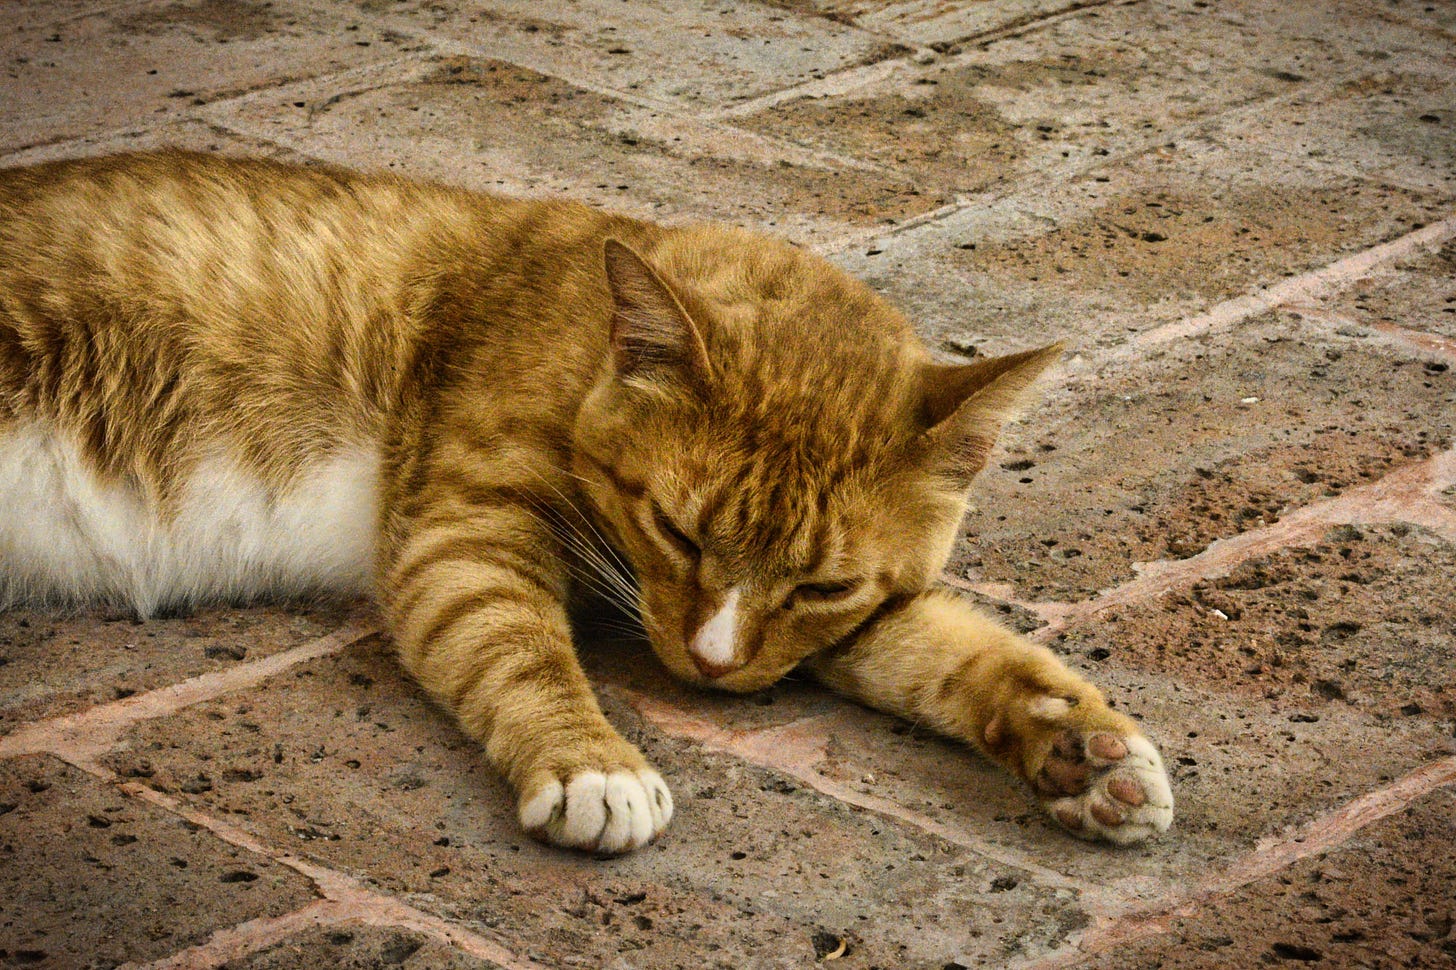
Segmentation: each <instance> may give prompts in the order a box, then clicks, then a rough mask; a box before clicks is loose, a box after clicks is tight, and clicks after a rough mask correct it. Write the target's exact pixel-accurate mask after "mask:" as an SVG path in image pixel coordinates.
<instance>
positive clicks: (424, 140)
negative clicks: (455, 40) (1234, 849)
mask: <svg viewBox="0 0 1456 970" xmlns="http://www.w3.org/2000/svg"><path fill="white" fill-rule="evenodd" d="M207 114H208V116H209V117H210V118H212V119H214V120H216V121H218V122H220V123H222V124H224V125H226V126H227V127H229V128H233V129H237V130H241V131H246V132H249V133H251V134H253V135H255V136H257V137H260V138H265V139H268V140H270V141H276V142H279V143H282V144H286V145H290V146H292V147H295V148H297V149H299V150H300V151H307V152H308V153H310V154H314V155H317V156H319V157H322V158H327V159H329V160H331V161H335V162H341V163H344V164H350V165H354V166H356V167H362V168H381V167H388V168H391V169H394V170H396V171H399V172H403V173H407V174H410V175H415V176H425V177H432V178H440V179H444V180H447V181H451V182H455V183H459V184H464V185H467V186H470V187H472V188H477V189H485V190H494V191H504V192H507V193H510V194H524V195H566V196H570V197H572V198H575V199H578V200H581V201H585V202H591V203H593V204H597V205H603V206H607V207H610V208H614V209H619V210H624V211H627V212H629V213H632V214H634V215H638V216H642V217H647V218H659V219H672V218H678V219H681V218H683V217H695V218H704V217H711V218H717V219H722V220H726V221H729V222H736V223H751V224H756V225H758V226H760V227H764V228H770V229H774V230H776V231H778V232H780V233H782V234H788V235H791V236H796V237H799V238H802V239H805V240H810V241H821V240H822V241H825V242H832V241H834V239H836V238H837V237H839V236H842V235H844V234H845V232H846V230H847V229H851V228H852V227H853V226H856V225H859V226H868V225H873V224H875V223H877V222H880V221H882V220H885V219H894V218H900V217H903V216H905V215H907V214H913V213H918V212H922V211H925V210H927V209H929V208H933V207H934V206H935V205H937V204H939V203H940V201H942V200H940V199H938V198H935V197H933V196H931V195H929V194H926V193H922V192H921V190H920V189H919V188H918V187H916V185H915V184H914V183H913V181H912V180H910V179H907V178H905V177H903V176H896V175H894V174H893V173H892V174H884V173H879V172H872V171H870V172H866V171H848V170H846V171H841V170H839V169H838V168H836V167H834V166H832V165H828V164H825V163H820V162H816V161H814V160H813V159H809V158H805V157H802V156H803V153H801V152H798V151H797V150H795V149H792V148H788V149H782V150H781V149H780V148H778V147H776V146H775V145H773V144H761V143H760V142H761V141H762V140H761V139H760V140H759V141H757V142H755V141H753V140H752V139H746V137H745V136H741V135H734V134H733V133H732V132H722V131H718V130H716V129H707V128H703V127H701V126H699V125H697V123H695V122H692V121H689V120H685V119H678V118H673V117H671V116H664V115H662V114H660V113H655V112H653V111H650V110H647V109H642V108H638V107H636V106H633V105H630V104H627V103H625V102H621V101H617V100H614V99H612V98H609V97H606V96H604V95H601V94H596V93H593V92H591V91H587V90H583V89H581V88H578V87H575V86H573V85H571V84H569V83H567V82H565V81H562V80H559V79H556V78H552V77H548V76H546V75H544V74H539V73H536V72H535V71H532V70H529V69H527V68H523V67H517V66H513V65H510V64H507V63H505V62H503V61H498V60H491V59H476V58H468V57H446V58H436V59H430V60H426V61H422V62H420V63H417V64H414V65H411V66H410V67H408V68H405V67H402V66H400V65H390V66H389V67H387V68H378V69H370V70H366V71H362V72H358V73H355V74H351V75H347V76H343V77H333V78H327V79H324V80H320V81H312V82H306V83H304V84H301V85H298V86H295V87H291V88H287V89H284V90H281V91H269V92H266V93H264V94H258V95H255V96H251V97H248V98H244V99H240V100H239V101H236V102H231V103H229V104H226V105H222V106H220V107H219V108H218V109H216V110H215V111H209V112H207Z"/></svg>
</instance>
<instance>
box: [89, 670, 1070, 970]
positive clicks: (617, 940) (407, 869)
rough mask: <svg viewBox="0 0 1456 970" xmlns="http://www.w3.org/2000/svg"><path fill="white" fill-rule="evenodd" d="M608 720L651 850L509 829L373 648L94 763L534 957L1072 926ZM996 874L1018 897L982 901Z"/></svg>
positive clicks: (901, 954) (169, 723)
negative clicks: (562, 843)
mask: <svg viewBox="0 0 1456 970" xmlns="http://www.w3.org/2000/svg"><path fill="white" fill-rule="evenodd" d="M606 707H607V711H608V716H609V717H610V718H612V720H613V721H614V723H616V724H617V725H618V726H619V727H621V728H623V729H624V733H625V734H626V735H627V737H628V738H629V739H631V740H633V741H634V742H636V743H638V744H640V745H641V746H642V748H643V751H644V752H645V753H646V755H647V756H648V759H649V760H650V761H651V762H652V763H653V764H654V765H655V766H656V767H658V768H659V769H661V770H662V772H663V774H664V776H665V777H666V779H667V781H668V784H669V785H670V786H671V787H672V788H673V792H674V798H675V801H676V803H677V810H676V813H675V815H674V818H673V822H672V825H671V826H670V827H669V828H668V830H667V832H666V833H664V835H663V837H662V838H660V839H659V840H658V841H657V842H655V843H654V844H653V845H651V846H649V847H647V848H645V849H642V850H640V851H638V852H635V853H632V854H630V855H627V856H623V857H621V858H618V859H615V860H612V861H610V862H606V861H602V860H596V859H592V858H590V857H586V856H582V855H579V854H575V853H571V852H567V851H563V850H557V849H551V848H548V847H545V846H541V845H538V844H536V843H534V842H533V841H531V840H530V839H529V838H528V837H527V836H526V835H525V834H524V833H523V832H521V831H520V830H519V828H518V827H517V823H516V821H515V817H514V815H515V813H514V798H513V797H512V796H511V794H510V793H509V792H508V791H507V790H506V788H505V786H504V784H503V783H502V782H501V781H499V780H498V779H497V778H496V777H495V775H494V773H493V772H492V771H491V769H489V768H488V767H487V766H486V764H485V761H484V758H483V756H482V754H481V752H480V749H479V748H478V746H477V745H475V744H474V743H473V742H470V741H468V740H466V739H465V738H463V737H461V736H460V735H459V734H458V733H457V732H456V730H455V729H454V728H453V727H451V726H450V724H449V722H448V721H447V719H446V718H445V716H444V715H442V714H440V713H439V712H438V711H437V710H436V709H434V708H433V707H432V706H431V705H430V704H428V703H427V702H426V701H425V700H424V699H423V698H422V697H420V696H419V694H418V693H417V692H416V691H415V690H414V689H413V688H411V687H410V686H409V685H408V684H407V683H406V682H405V680H404V679H403V677H401V676H400V674H399V673H398V672H397V670H396V668H395V664H394V662H393V660H392V658H391V657H389V656H388V654H387V650H386V648H385V647H384V645H382V644H379V643H377V642H375V643H372V644H369V645H366V646H364V647H362V648H355V649H353V650H351V651H350V652H349V653H347V654H344V655H339V656H336V657H330V658H326V659H321V660H319V661H316V662H312V663H309V664H307V665H305V666H303V667H301V668H299V669H296V670H295V671H293V672H290V673H288V674H285V675H282V676H280V677H278V678H275V679H274V680H273V681H271V682H270V683H269V684H268V685H267V686H266V687H264V688H262V689H259V690H255V691H249V692H247V693H243V694H238V695H236V696H233V697H229V698H227V699H224V700H220V701H217V702H213V703H209V704H205V705H201V706H199V707H197V708H195V709H192V710H189V711H187V712H184V713H182V714H179V715H177V716H175V717H172V718H169V719H167V720H166V722H165V723H160V722H156V723H149V724H145V725H141V726H139V727H138V728H137V729H136V730H134V731H133V732H131V733H130V734H129V735H128V736H127V737H126V739H125V740H124V744H125V746H126V748H125V750H122V751H119V752H118V753H117V754H116V755H114V756H113V757H111V758H110V759H109V761H108V763H109V764H110V765H111V766H112V767H114V768H115V769H116V770H117V771H118V772H120V773H122V774H124V775H127V774H130V775H137V774H142V775H143V777H142V779H141V780H142V781H143V782H144V783H145V784H148V785H153V786H156V787H158V788H161V789H163V790H166V791H168V792H173V793H178V795H177V797H180V798H182V799H184V800H185V801H186V802H187V803H188V804H190V805H192V806H194V807H196V808H198V809H200V810H202V811H205V812H208V813H210V814H216V815H221V816H225V817H227V818H229V819H230V820H231V821H233V822H234V823H236V824H240V825H243V826H245V827H246V828H248V829H250V830H252V831H254V832H256V833H257V834H258V835H259V837H261V838H263V839H266V840H267V841H269V842H271V843H273V844H280V845H289V846H292V847H294V850H295V851H297V852H299V853H300V854H302V855H304V856H306V857H308V858H310V859H313V860H316V861H319V862H322V863H324V864H326V865H328V866H331V867H334V868H338V869H342V870H345V871H347V872H350V873H353V874H357V875H359V876H361V877H366V876H367V878H368V879H369V880H370V881H371V883H372V884H373V885H375V886H377V887H379V888H380V889H382V890H383V891H386V892H390V893H396V894H410V901H411V903H412V905H415V906H417V907H419V908H421V909H425V910H428V911H430V912H433V913H436V914H438V915H440V916H442V917H444V918H446V919H449V920H452V921H457V922H459V923H461V924H462V925H464V926H466V927H470V928H473V929H475V930H476V931H478V932H480V933H482V934H484V935H486V936H488V937H490V938H493V939H497V940H499V941H501V942H502V944H503V945H508V946H509V949H511V950H512V951H513V952H516V953H519V954H522V955H524V956H527V957H530V958H532V959H540V960H542V961H544V962H561V961H562V960H563V959H564V958H565V956H566V955H575V956H577V957H580V958H582V959H585V960H587V961H588V965H592V966H598V965H609V964H610V963H611V962H612V960H614V959H616V958H618V957H622V958H624V959H626V960H627V961H628V962H629V963H631V964H632V965H634V966H641V967H668V966H675V965H679V964H683V963H688V962H694V961H698V960H701V959H703V958H704V954H707V955H708V959H709V960H710V964H711V965H715V966H716V965H722V966H763V967H777V966H785V967H790V966H802V965H806V964H807V963H808V962H810V961H812V960H813V958H814V954H815V947H814V940H815V938H816V935H818V934H823V933H829V934H833V935H836V936H837V937H838V938H840V939H848V940H849V947H850V949H851V951H852V952H853V953H854V954H855V955H856V960H857V962H856V961H851V962H849V963H848V964H847V965H849V966H866V967H867V966H870V965H872V964H879V965H881V966H890V965H893V966H904V965H916V964H918V963H928V962H933V961H936V960H939V961H940V962H942V963H943V962H944V961H945V960H947V959H950V958H951V956H950V955H953V954H958V953H971V954H978V955H979V956H980V957H981V958H984V959H986V960H988V961H990V962H992V963H998V962H1003V961H1004V959H1006V958H1007V957H1009V956H1010V955H1012V954H1017V953H1026V954H1038V953H1042V952H1046V951H1048V950H1050V949H1054V948H1056V947H1059V946H1061V945H1063V944H1064V942H1065V940H1066V939H1067V937H1068V935H1069V934H1070V933H1072V932H1074V931H1075V930H1076V929H1077V928H1079V927H1080V926H1082V925H1084V924H1085V922H1086V916H1085V913H1084V912H1083V910H1082V908H1081V905H1080V903H1079V899H1078V894H1077V893H1076V892H1075V891H1072V890H1067V889H1055V890H1054V889H1049V888H1047V887H1045V886H1043V885H1039V884H1038V883H1037V882H1036V880H1035V879H1034V878H1032V877H1031V876H1030V875H1029V874H1028V873H1027V872H1024V871H1021V870H1019V869H1017V868H1016V867H1015V866H1013V865H1006V864H1003V863H999V862H990V861H988V860H987V859H985V858H983V857H981V856H978V855H977V854H975V853H974V852H970V851H967V850H965V849H964V848H962V847H959V846H956V845H953V844H951V843H947V842H945V841H943V840H941V839H938V838H935V837H933V836H930V835H927V834H925V833H923V832H921V831H918V830H916V829H915V828H913V827H910V826H906V825H904V824H901V823H899V822H895V821H892V820H889V819H886V818H884V817H881V816H879V815H877V814H874V813H870V812H866V811H863V810H860V809H856V808H853V807H850V806H848V805H845V804H843V803H841V802H837V801H835V800H833V799H830V798H827V797H824V796H823V795H820V794H818V793H816V792H814V791H812V790H809V789H807V788H806V787H804V786H802V785H800V784H798V783H795V782H793V781H792V780H789V779H786V778H784V777H783V776H782V775H778V774H775V773H773V772H770V771H765V770H763V769H761V768H758V767H754V766H751V765H748V764H746V763H744V762H742V761H740V760H738V759H735V758H731V757H726V756H721V755H716V754H712V753H707V752H703V751H702V750H701V749H700V746H699V745H698V744H697V743H695V742H684V741H678V740H673V739H671V738H666V737H663V736H662V735H661V734H659V733H658V732H656V731H654V730H652V729H651V728H650V727H648V726H646V725H645V724H643V723H642V722H641V721H640V720H639V719H637V718H636V717H635V715H634V713H633V712H632V710H631V708H630V707H629V706H628V705H626V704H624V703H621V702H619V701H618V700H617V699H616V698H615V697H613V696H612V695H611V694H610V693H609V694H608V695H607V697H606ZM138 765H143V766H144V767H143V770H142V771H138V770H137V766H138ZM1003 878H1004V879H1007V880H1010V883H1011V884H1014V885H1015V886H1016V887H1018V888H1017V890H1016V891H1015V892H1005V893H993V894H989V895H988V894H987V893H986V891H985V890H986V887H987V886H989V885H991V884H992V883H993V882H994V881H995V880H997V879H1003ZM603 927H609V928H611V929H612V930H613V932H611V933H605V932H603ZM769 940H772V941H774V943H773V945H772V946H768V945H766V944H765V942H764V941H769Z"/></svg>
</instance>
